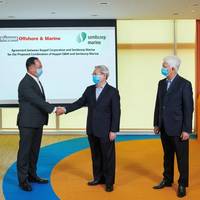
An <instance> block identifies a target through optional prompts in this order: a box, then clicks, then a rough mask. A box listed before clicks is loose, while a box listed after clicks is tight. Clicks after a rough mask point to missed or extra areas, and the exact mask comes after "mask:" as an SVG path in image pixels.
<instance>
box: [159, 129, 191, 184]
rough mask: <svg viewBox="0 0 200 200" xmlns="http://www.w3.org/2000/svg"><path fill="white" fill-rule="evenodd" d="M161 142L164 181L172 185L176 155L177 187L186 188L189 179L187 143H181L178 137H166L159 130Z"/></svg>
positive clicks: (164, 133) (163, 132)
mask: <svg viewBox="0 0 200 200" xmlns="http://www.w3.org/2000/svg"><path fill="white" fill-rule="evenodd" d="M161 141H162V146H163V151H164V172H163V176H164V179H165V180H166V181H167V182H169V183H173V181H174V155H175V154H176V158H177V164H178V170H179V174H180V176H179V180H178V183H179V185H182V186H184V187H188V177H189V141H188V140H186V141H182V140H181V138H180V136H168V135H167V134H166V132H165V130H164V129H163V130H161Z"/></svg>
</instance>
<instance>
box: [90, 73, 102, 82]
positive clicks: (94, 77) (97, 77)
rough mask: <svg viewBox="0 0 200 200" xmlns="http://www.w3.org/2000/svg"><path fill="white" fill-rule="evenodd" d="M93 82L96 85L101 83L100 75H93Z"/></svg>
mask: <svg viewBox="0 0 200 200" xmlns="http://www.w3.org/2000/svg"><path fill="white" fill-rule="evenodd" d="M92 80H93V82H94V83H95V84H98V83H99V82H100V81H101V78H100V76H99V75H93V76H92Z"/></svg>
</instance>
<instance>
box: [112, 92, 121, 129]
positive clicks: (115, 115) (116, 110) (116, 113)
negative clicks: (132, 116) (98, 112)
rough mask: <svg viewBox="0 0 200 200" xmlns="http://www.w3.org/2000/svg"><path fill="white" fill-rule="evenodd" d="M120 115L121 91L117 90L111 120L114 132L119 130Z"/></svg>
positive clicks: (113, 98) (113, 99)
mask: <svg viewBox="0 0 200 200" xmlns="http://www.w3.org/2000/svg"><path fill="white" fill-rule="evenodd" d="M120 116H121V108H120V95H119V91H118V90H116V92H115V93H114V95H113V97H112V121H111V131H112V132H119V125H120Z"/></svg>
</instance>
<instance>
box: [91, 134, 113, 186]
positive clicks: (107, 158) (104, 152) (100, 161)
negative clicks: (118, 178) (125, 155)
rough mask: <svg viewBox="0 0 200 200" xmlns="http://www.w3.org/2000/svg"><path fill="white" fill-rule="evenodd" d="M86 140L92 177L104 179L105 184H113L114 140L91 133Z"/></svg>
mask: <svg viewBox="0 0 200 200" xmlns="http://www.w3.org/2000/svg"><path fill="white" fill-rule="evenodd" d="M88 140H89V143H90V149H91V155H92V165H93V176H94V179H95V180H99V181H105V184H106V185H113V184H114V182H115V142H114V141H112V142H111V141H110V140H109V139H108V138H98V137H96V136H93V135H88Z"/></svg>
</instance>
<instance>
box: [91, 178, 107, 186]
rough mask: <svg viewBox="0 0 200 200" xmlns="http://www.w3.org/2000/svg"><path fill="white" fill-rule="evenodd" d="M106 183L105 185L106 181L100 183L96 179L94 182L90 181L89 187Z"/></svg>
mask: <svg viewBox="0 0 200 200" xmlns="http://www.w3.org/2000/svg"><path fill="white" fill-rule="evenodd" d="M104 183H105V182H104V181H101V180H100V181H99V180H95V179H94V180H92V181H89V182H88V185H89V186H94V185H99V184H104Z"/></svg>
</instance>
